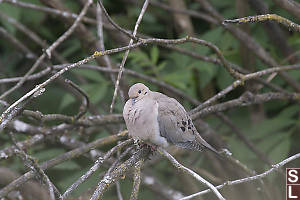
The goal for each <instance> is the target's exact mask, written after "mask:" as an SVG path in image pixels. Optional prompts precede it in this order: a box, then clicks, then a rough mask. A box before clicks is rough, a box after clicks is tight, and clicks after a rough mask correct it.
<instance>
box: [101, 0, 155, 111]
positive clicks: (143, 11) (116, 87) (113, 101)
mask: <svg viewBox="0 0 300 200" xmlns="http://www.w3.org/2000/svg"><path fill="white" fill-rule="evenodd" d="M98 2H99V1H98ZM148 4H149V0H145V2H144V5H143V8H142V10H141V12H140V15H139V17H138V19H137V21H136V23H135V26H134V30H133V33H132V35H133V36H134V37H135V36H136V33H137V29H138V27H139V25H140V23H141V21H142V18H143V16H144V14H145V12H146V9H147V7H148ZM132 44H133V39H130V42H129V44H128V46H131V45H132ZM129 51H130V50H129V49H128V50H127V51H125V54H124V57H123V59H122V62H121V65H120V71H119V73H118V77H117V81H116V84H115V90H114V95H113V99H112V102H111V105H110V113H112V111H113V108H114V104H115V101H116V98H117V94H118V89H119V84H120V80H121V77H122V73H123V70H124V66H125V62H126V60H127V57H128V54H129Z"/></svg>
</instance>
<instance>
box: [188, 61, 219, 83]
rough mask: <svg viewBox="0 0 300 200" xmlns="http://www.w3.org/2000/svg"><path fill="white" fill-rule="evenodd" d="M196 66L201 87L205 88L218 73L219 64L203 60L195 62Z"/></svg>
mask: <svg viewBox="0 0 300 200" xmlns="http://www.w3.org/2000/svg"><path fill="white" fill-rule="evenodd" d="M194 66H195V68H197V69H198V71H199V76H200V83H201V88H204V87H205V86H206V84H207V83H209V82H210V81H211V80H212V79H213V78H214V77H215V75H216V74H217V68H218V67H217V66H216V65H214V64H212V63H208V62H203V61H198V62H195V63H194Z"/></svg>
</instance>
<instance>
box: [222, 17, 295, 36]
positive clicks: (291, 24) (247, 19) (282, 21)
mask: <svg viewBox="0 0 300 200" xmlns="http://www.w3.org/2000/svg"><path fill="white" fill-rule="evenodd" d="M263 21H275V22H277V23H279V24H283V25H284V26H286V27H288V29H289V30H293V31H297V32H300V26H299V25H298V24H296V23H294V22H292V21H291V20H288V19H286V18H284V17H281V16H279V15H276V14H266V15H257V16H249V17H243V18H239V19H227V20H224V21H223V23H224V24H225V25H226V23H239V24H240V23H253V22H263Z"/></svg>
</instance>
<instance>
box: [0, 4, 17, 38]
mask: <svg viewBox="0 0 300 200" xmlns="http://www.w3.org/2000/svg"><path fill="white" fill-rule="evenodd" d="M0 12H2V13H3V14H5V15H8V16H9V17H12V18H14V19H15V20H17V21H19V19H20V18H21V9H20V8H18V7H16V6H12V5H10V4H6V3H0ZM1 23H2V24H3V25H4V26H5V28H6V29H7V30H8V32H10V33H12V34H13V35H15V34H16V30H17V29H16V27H15V26H13V25H12V24H11V23H9V22H7V21H6V20H1Z"/></svg>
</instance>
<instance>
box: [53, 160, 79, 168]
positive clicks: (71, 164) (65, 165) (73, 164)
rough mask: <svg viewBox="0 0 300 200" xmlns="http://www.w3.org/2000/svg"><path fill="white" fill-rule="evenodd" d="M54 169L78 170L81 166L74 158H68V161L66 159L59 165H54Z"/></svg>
mask: <svg viewBox="0 0 300 200" xmlns="http://www.w3.org/2000/svg"><path fill="white" fill-rule="evenodd" d="M53 169H60V170H78V169H80V166H79V165H78V164H77V163H76V162H74V161H72V160H68V161H65V162H63V163H60V164H58V165H55V166H54V167H53Z"/></svg>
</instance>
